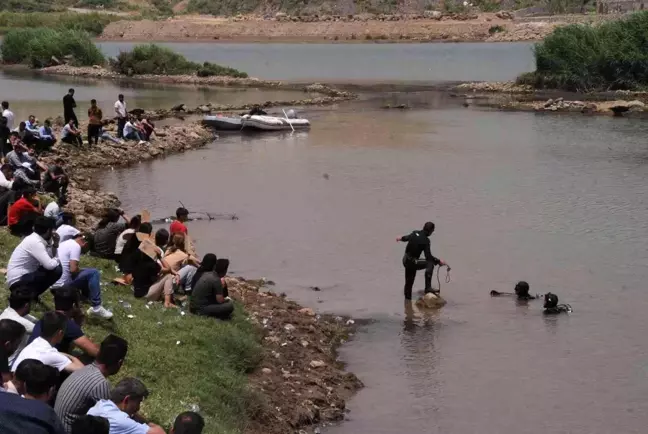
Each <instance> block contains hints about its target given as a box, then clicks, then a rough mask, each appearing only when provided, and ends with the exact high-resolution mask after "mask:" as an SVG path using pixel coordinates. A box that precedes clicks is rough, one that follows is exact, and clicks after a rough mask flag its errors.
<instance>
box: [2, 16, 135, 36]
mask: <svg viewBox="0 0 648 434" xmlns="http://www.w3.org/2000/svg"><path fill="white" fill-rule="evenodd" d="M123 19H125V18H124V17H120V16H117V15H111V14H102V13H99V12H93V13H89V14H78V13H74V12H60V13H59V12H32V13H23V12H6V11H4V12H0V30H1V31H2V33H6V32H7V31H9V30H11V29H22V28H30V29H31V28H35V27H43V28H48V29H57V30H83V31H85V32H88V33H89V34H91V35H94V36H97V35H100V34H101V32H103V29H104V28H105V27H106V26H107V25H108V24H109V23H111V22H113V21H117V20H123Z"/></svg>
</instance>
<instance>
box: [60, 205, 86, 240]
mask: <svg viewBox="0 0 648 434" xmlns="http://www.w3.org/2000/svg"><path fill="white" fill-rule="evenodd" d="M75 224H76V219H75V217H74V214H72V213H71V212H64V213H63V214H61V226H59V227H58V228H57V229H56V233H57V234H58V236H59V245H60V244H61V243H62V242H63V241H67V240H71V239H72V238H74V237H76V236H77V234H79V233H81V231H80V230H78V229H77V228H76V227H74V225H75Z"/></svg>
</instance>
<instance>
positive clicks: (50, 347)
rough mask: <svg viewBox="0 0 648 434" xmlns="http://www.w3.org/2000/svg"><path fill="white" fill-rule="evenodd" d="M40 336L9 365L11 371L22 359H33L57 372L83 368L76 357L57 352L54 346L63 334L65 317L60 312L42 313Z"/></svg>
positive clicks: (13, 370)
mask: <svg viewBox="0 0 648 434" xmlns="http://www.w3.org/2000/svg"><path fill="white" fill-rule="evenodd" d="M41 321H42V329H41V336H40V337H37V338H36V339H34V340H33V341H32V342H31V343H30V344H29V345H27V346H26V347H25V349H24V350H22V351H21V352H20V354H19V355H18V358H17V359H16V361H15V362H14V364H13V365H12V366H11V371H12V372H16V369H17V368H18V366H20V363H21V362H22V361H23V360H28V359H33V360H38V361H40V362H42V363H43V364H44V365H47V366H51V367H53V368H56V369H57V370H58V371H59V372H60V371H65V372H74V371H78V370H79V369H81V368H83V363H81V361H79V359H77V358H76V357H73V356H70V355H68V354H65V353H61V352H59V351H58V350H57V349H56V348H55V347H56V345H58V344H59V343H60V342H61V341H62V340H63V337H64V336H65V328H66V327H67V321H68V319H67V317H66V316H65V315H63V314H62V313H60V312H46V313H45V314H44V315H43V319H42V320H41Z"/></svg>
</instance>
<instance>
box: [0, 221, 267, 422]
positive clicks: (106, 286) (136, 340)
mask: <svg viewBox="0 0 648 434" xmlns="http://www.w3.org/2000/svg"><path fill="white" fill-rule="evenodd" d="M18 242H19V240H18V238H16V237H13V236H11V235H9V233H8V232H7V231H6V230H0V266H2V267H6V264H7V262H8V260H9V256H10V254H11V252H12V251H13V249H14V247H15V246H16V245H17V244H18ZM81 266H82V267H87V268H90V267H94V268H98V269H99V270H101V272H102V290H103V300H104V305H106V306H107V307H109V308H110V309H111V310H112V311H113V313H114V314H115V316H114V318H113V320H112V321H102V320H98V319H93V318H89V319H88V320H87V321H86V324H85V325H84V327H83V328H84V331H85V332H86V333H87V335H88V336H90V337H91V338H92V339H93V340H94V341H95V342H100V341H101V340H102V339H103V338H104V337H105V336H106V335H108V334H109V333H116V334H118V335H119V336H122V337H124V338H125V339H127V340H128V343H129V350H128V356H127V358H126V363H125V365H124V367H123V368H122V370H121V372H120V373H119V374H118V375H117V376H115V377H112V378H111V379H110V381H111V383H112V384H115V383H116V382H117V381H118V380H119V378H122V377H125V376H135V377H138V378H140V379H141V380H142V381H143V382H144V383H145V384H146V386H147V387H148V388H149V390H150V392H151V395H150V397H149V398H148V399H147V400H146V401H145V402H144V404H143V406H142V413H143V414H144V415H145V416H146V417H147V418H149V419H150V420H151V421H152V422H155V423H158V424H160V425H162V426H163V427H165V428H166V429H167V430H168V428H169V426H170V424H171V423H172V422H173V420H174V418H175V417H176V416H177V415H178V414H179V413H181V412H183V411H186V410H189V409H191V408H192V405H198V406H199V408H200V413H201V414H202V415H203V416H204V417H205V419H206V429H205V431H204V433H205V434H236V433H240V432H242V431H243V430H244V428H245V426H246V422H247V420H249V418H250V417H251V416H252V415H254V414H255V413H256V412H258V411H259V409H260V408H261V407H262V406H263V405H264V402H263V400H262V399H261V397H260V396H258V395H256V394H255V393H254V392H252V391H251V390H250V389H249V388H248V387H247V377H246V372H248V371H250V370H252V369H254V368H255V367H256V366H257V365H258V364H259V362H260V360H261V346H260V335H259V334H258V333H257V331H256V329H255V327H254V326H253V325H252V324H250V323H249V322H248V321H247V320H246V316H245V313H244V312H243V311H242V309H241V306H240V305H237V306H236V311H235V314H234V317H233V319H232V320H231V321H227V322H225V321H216V320H214V319H211V318H201V317H197V316H193V315H191V314H189V313H187V314H186V315H181V314H180V311H179V310H175V309H174V310H165V309H164V308H162V304H161V303H154V304H152V305H147V304H146V302H145V301H142V300H137V299H135V298H134V297H133V296H132V295H131V291H130V289H128V288H126V287H116V286H113V285H111V284H110V283H108V282H110V281H111V280H112V279H113V278H115V277H117V276H118V273H117V272H116V271H115V264H114V262H112V261H107V260H102V259H97V258H92V257H89V256H83V257H82V259H81ZM7 296H8V291H7V289H6V287H5V285H2V286H1V287H0V307H1V308H2V309H4V308H5V307H6V304H7ZM43 299H44V301H45V302H46V303H47V304H48V305H49V306H53V302H52V300H51V297H50V295H49V291H48V292H47V296H44V297H43ZM120 300H123V301H124V302H127V303H130V305H131V307H130V308H127V307H125V306H124V303H121V302H120ZM147 306H148V307H147ZM83 309H87V306H83ZM33 313H34V315H35V316H37V317H38V316H40V315H41V313H42V311H39V310H37V309H36V312H33ZM128 315H132V316H133V318H129V317H128ZM177 342H180V344H177Z"/></svg>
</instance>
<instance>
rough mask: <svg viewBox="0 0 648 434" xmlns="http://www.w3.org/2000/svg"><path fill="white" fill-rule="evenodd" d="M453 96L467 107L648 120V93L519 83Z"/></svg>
mask: <svg viewBox="0 0 648 434" xmlns="http://www.w3.org/2000/svg"><path fill="white" fill-rule="evenodd" d="M452 92H453V93H452V94H451V95H452V96H454V97H458V98H463V99H464V100H465V102H464V106H466V107H470V106H476V107H488V108H494V109H499V110H506V111H532V112H546V113H582V114H590V115H595V114H596V115H609V116H634V117H648V92H632V91H613V92H592V93H582V94H581V93H573V92H564V91H556V90H537V89H534V88H533V87H532V86H528V85H518V84H516V83H515V82H475V83H463V84H460V85H458V86H456V87H455V88H454V89H453V91H452Z"/></svg>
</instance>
